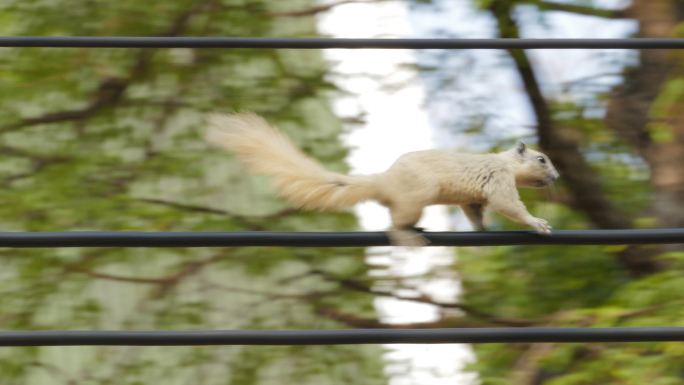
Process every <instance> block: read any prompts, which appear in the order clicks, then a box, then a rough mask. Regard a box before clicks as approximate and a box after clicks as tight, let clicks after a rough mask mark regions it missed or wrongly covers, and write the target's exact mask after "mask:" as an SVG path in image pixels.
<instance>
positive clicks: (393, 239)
mask: <svg viewBox="0 0 684 385" xmlns="http://www.w3.org/2000/svg"><path fill="white" fill-rule="evenodd" d="M388 237H389V239H390V243H391V244H392V246H407V247H421V246H427V245H428V244H430V241H429V240H428V239H427V238H425V237H424V236H422V235H420V234H418V233H417V232H415V231H413V230H390V231H389V233H388Z"/></svg>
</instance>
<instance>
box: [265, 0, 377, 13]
mask: <svg viewBox="0 0 684 385" xmlns="http://www.w3.org/2000/svg"><path fill="white" fill-rule="evenodd" d="M383 1H390V0H337V1H333V2H331V3H328V4H321V5H316V6H313V7H310V8H305V9H300V10H298V11H283V12H270V13H268V16H272V17H302V16H313V15H316V14H319V13H323V12H327V11H330V10H331V9H333V8H335V7H337V6H340V5H344V4H369V3H380V2H383Z"/></svg>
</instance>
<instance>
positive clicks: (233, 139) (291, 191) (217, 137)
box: [205, 113, 558, 246]
mask: <svg viewBox="0 0 684 385" xmlns="http://www.w3.org/2000/svg"><path fill="white" fill-rule="evenodd" d="M209 126H210V127H209V130H208V131H207V132H206V136H205V137H206V140H207V141H208V142H209V143H211V144H214V145H217V146H220V147H222V148H224V149H227V150H230V151H231V152H233V153H234V154H235V155H236V157H237V158H238V159H239V160H240V161H241V162H243V163H244V164H245V165H246V166H247V167H248V168H249V169H250V171H251V172H253V173H256V174H260V175H268V176H271V177H273V178H274V180H275V187H276V189H277V190H278V192H279V193H280V195H282V196H283V197H284V198H285V199H286V200H287V201H289V202H290V203H292V204H293V205H295V206H297V207H302V208H309V209H319V210H335V209H341V208H345V207H349V206H352V205H354V204H356V203H358V202H361V201H365V200H376V201H378V202H380V203H381V204H382V205H384V206H387V207H388V208H389V209H390V213H391V216H392V229H391V232H390V237H391V240H392V243H393V244H395V245H406V246H418V245H424V244H425V243H426V240H425V238H423V237H422V236H421V235H420V234H419V233H417V232H416V231H415V230H414V226H415V225H416V223H418V220H419V219H420V217H421V214H422V212H423V209H424V208H425V207H426V206H429V205H434V204H450V205H460V206H461V208H462V209H463V211H464V213H465V214H466V216H467V217H468V219H469V220H470V221H471V223H472V224H473V226H474V227H475V228H477V229H478V230H484V224H483V222H482V211H483V209H484V208H485V207H487V208H489V209H492V210H493V211H495V212H497V213H499V214H502V215H504V216H506V217H508V218H510V219H511V220H513V221H516V222H518V223H522V224H525V225H528V226H530V227H533V228H534V229H536V230H537V231H538V232H540V233H550V232H551V227H550V226H549V225H548V223H547V222H546V221H545V220H543V219H541V218H536V217H534V216H532V215H531V214H530V213H529V212H528V211H527V209H526V208H525V205H524V204H523V203H522V201H521V200H520V196H519V195H518V190H517V189H516V186H525V187H543V186H547V185H549V184H551V183H553V181H554V180H556V179H557V178H558V172H557V171H556V169H555V168H554V167H553V165H552V164H551V161H550V160H549V159H548V157H547V156H546V155H544V154H542V153H540V152H537V151H534V150H531V149H528V148H527V147H526V146H525V145H524V144H522V143H519V144H518V145H517V146H516V147H515V148H513V149H511V150H508V151H504V152H500V153H494V154H481V155H475V154H463V153H459V152H457V151H455V150H426V151H416V152H411V153H407V154H404V155H402V156H401V157H400V158H399V159H397V161H396V162H395V163H394V164H393V165H392V166H391V167H390V168H389V169H388V170H387V171H385V172H383V173H380V174H374V175H364V176H352V175H343V174H338V173H334V172H331V171H327V170H326V169H324V168H323V167H322V166H321V165H320V164H319V163H317V162H316V161H314V160H313V159H311V158H309V157H308V156H306V155H305V154H304V153H302V152H301V151H300V150H299V149H298V148H297V147H296V146H295V145H294V144H293V143H292V142H291V141H290V139H289V138H287V137H286V136H285V135H284V134H283V133H281V132H280V131H278V130H277V129H276V128H274V127H272V126H271V125H269V124H268V123H267V122H266V121H265V120H264V119H263V118H261V117H259V116H257V115H255V114H252V113H239V114H232V115H222V114H215V115H211V116H210V118H209Z"/></svg>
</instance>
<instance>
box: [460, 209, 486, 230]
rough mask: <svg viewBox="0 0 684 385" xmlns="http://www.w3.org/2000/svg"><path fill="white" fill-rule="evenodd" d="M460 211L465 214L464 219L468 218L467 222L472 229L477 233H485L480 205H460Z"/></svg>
mask: <svg viewBox="0 0 684 385" xmlns="http://www.w3.org/2000/svg"><path fill="white" fill-rule="evenodd" d="M461 209H462V210H463V213H464V214H465V216H466V217H468V220H469V221H470V224H471V225H473V228H474V229H475V230H477V231H485V230H486V229H485V226H484V221H483V220H484V219H483V218H484V217H483V211H484V206H483V205H482V204H480V203H471V204H467V205H462V206H461Z"/></svg>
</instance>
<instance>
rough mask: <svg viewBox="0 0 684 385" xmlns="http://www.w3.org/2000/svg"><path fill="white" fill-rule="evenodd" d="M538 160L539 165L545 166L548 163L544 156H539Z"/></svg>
mask: <svg viewBox="0 0 684 385" xmlns="http://www.w3.org/2000/svg"><path fill="white" fill-rule="evenodd" d="M537 160H538V161H539V163H541V164H544V163H546V159H544V157H543V156H538V157H537Z"/></svg>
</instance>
